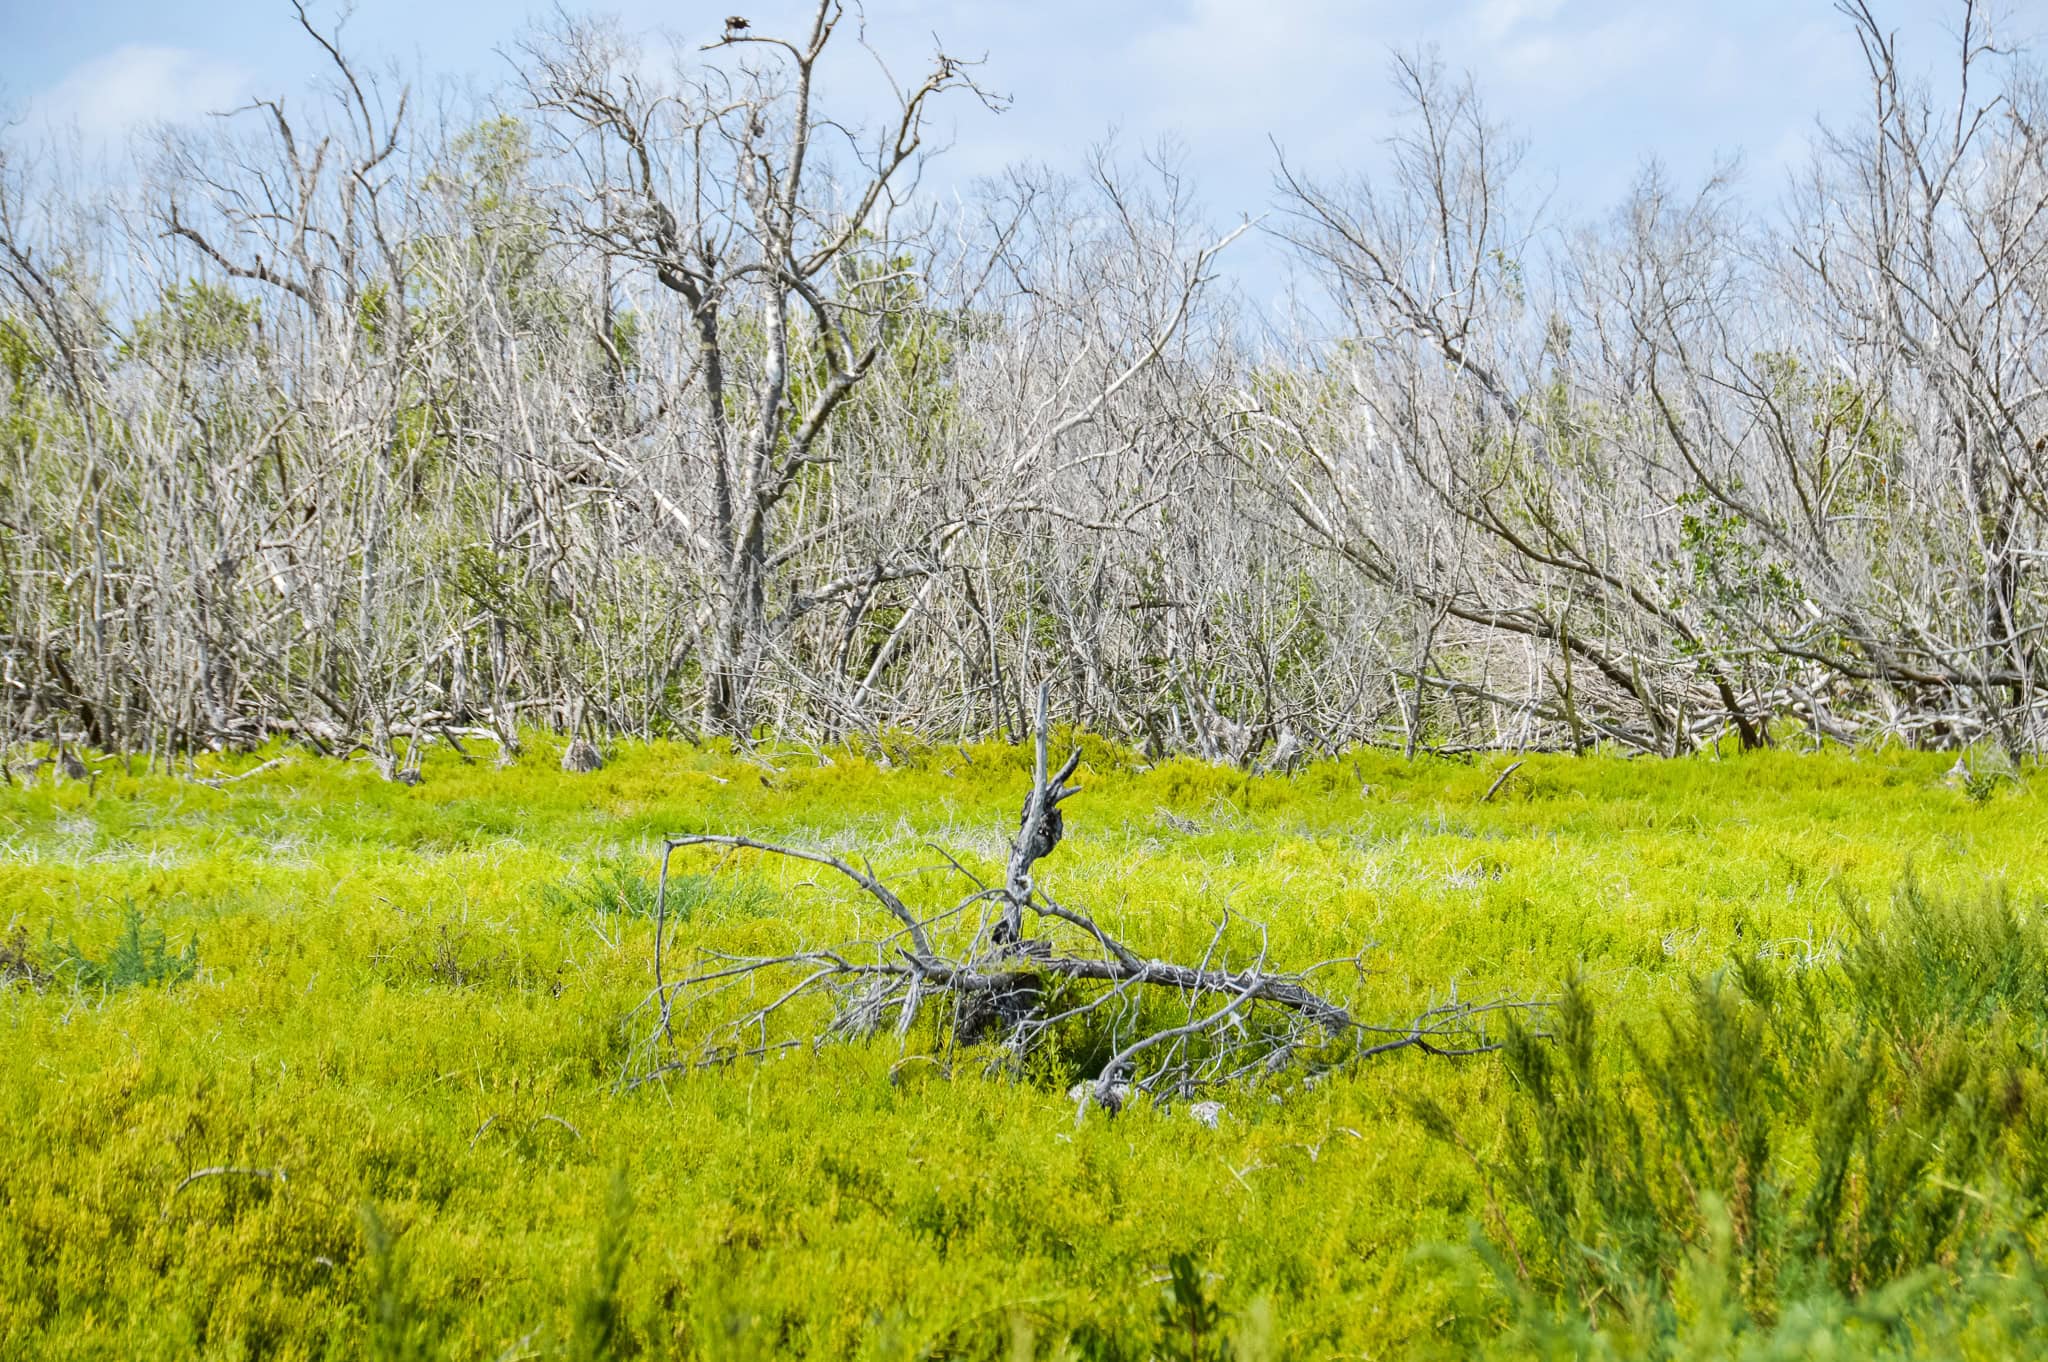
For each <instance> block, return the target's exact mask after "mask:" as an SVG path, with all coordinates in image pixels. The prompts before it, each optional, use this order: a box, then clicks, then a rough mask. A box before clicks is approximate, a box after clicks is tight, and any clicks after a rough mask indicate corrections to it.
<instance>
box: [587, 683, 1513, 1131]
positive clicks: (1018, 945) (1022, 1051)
mask: <svg viewBox="0 0 2048 1362" xmlns="http://www.w3.org/2000/svg"><path fill="white" fill-rule="evenodd" d="M1045 708H1046V697H1045V693H1044V691H1043V690H1041V692H1040V695H1039V712H1038V726H1037V727H1038V737H1037V761H1036V766H1035V777H1034V780H1033V784H1032V790H1031V793H1030V796H1029V797H1028V798H1027V799H1026V801H1025V804H1024V812H1023V818H1022V827H1021V828H1020V829H1019V833H1018V836H1017V839H1016V841H1015V842H1014V843H1013V845H1012V848H1011V853H1010V860H1009V867H1008V875H1007V877H1006V879H1005V881H1004V883H1003V884H1001V885H990V884H987V883H985V882H983V881H982V880H981V879H980V878H978V877H977V876H975V875H974V873H973V872H972V871H970V870H969V869H967V867H965V866H963V865H961V864H960V862H959V861H957V860H955V859H953V858H952V857H951V856H947V857H946V859H947V862H948V863H949V865H950V866H951V868H952V869H953V870H954V871H956V872H957V873H958V874H959V875H960V876H961V877H962V878H963V879H965V880H966V881H967V882H968V883H969V884H970V885H971V889H970V891H969V892H968V893H967V894H966V895H965V897H963V898H961V899H960V900H958V901H957V902H956V903H954V904H953V905H952V906H951V907H949V908H947V909H945V910H944V911H941V912H937V913H931V914H920V913H918V912H916V911H914V910H913V909H912V908H911V907H910V906H908V905H907V904H906V903H905V902H904V900H903V898H902V896H901V895H899V894H898V893H897V892H896V891H895V890H894V889H892V888H891V887H890V886H889V885H888V884H886V883H884V882H883V881H882V880H881V879H880V878H878V877H877V876H876V875H875V874H874V872H873V870H872V868H871V867H869V866H867V865H866V864H865V863H863V864H862V865H859V866H856V865H854V864H853V863H851V862H849V861H847V860H844V859H842V858H840V857H838V856H834V855H829V854H827V853H825V852H822V851H815V850H807V849H804V848H800V847H791V846H781V845H777V844H774V843H770V842H763V841H758V840H756V839H754V838H751V837H745V836H732V835H721V834H711V833H692V834H688V835H684V836H678V837H672V838H669V839H668V840H667V842H666V843H665V845H664V851H663V856H662V866H661V881H660V889H659V893H658V896H657V908H656V927H655V940H656V945H655V988H654V991H653V993H652V994H650V995H649V997H648V999H647V1002H646V1004H644V1005H643V1008H644V1010H646V1011H648V1012H649V1013H650V1014H651V1016H652V1018H653V1024H652V1027H651V1029H650V1031H649V1033H648V1035H647V1036H646V1038H645V1040H644V1042H643V1043H642V1044H641V1045H640V1046H639V1048H638V1049H637V1050H636V1052H635V1055H634V1058H633V1061H632V1063H631V1065H630V1066H629V1069H628V1073H627V1079H626V1081H627V1083H628V1084H629V1085H637V1084H639V1083H642V1082H645V1081H647V1080H648V1079H651V1078H654V1077H657V1076H659V1075H662V1074H665V1073H670V1072H674V1071H678V1070H683V1069H692V1068H704V1067H710V1066H713V1065H718V1064H723V1063H728V1062H731V1061H733V1060H737V1059H743V1058H757V1059H758V1058H763V1057H766V1056H769V1055H772V1054H777V1053H780V1052H783V1051H787V1050H796V1049H810V1050H816V1049H818V1048H819V1047H821V1046H823V1045H825V1044H827V1043H829V1042H832V1041H836V1040H854V1039H860V1038H865V1037H870V1036H874V1035H877V1034H881V1033H884V1032H892V1031H893V1033H894V1034H895V1035H896V1036H897V1037H899V1038H901V1039H902V1040H903V1041H904V1042H905V1043H906V1044H907V1043H908V1040H909V1038H910V1037H911V1036H912V1034H913V1033H914V1032H915V1031H916V1029H917V1028H918V1026H919V1023H920V1022H921V1021H922V1022H926V1023H928V1024H929V1025H930V1026H931V1028H932V1033H933V1034H934V1035H935V1036H936V1038H937V1040H938V1042H939V1043H940V1045H941V1046H942V1048H943V1050H944V1056H943V1057H941V1056H929V1058H932V1059H934V1060H935V1061H937V1062H939V1063H941V1064H944V1065H946V1066H947V1067H949V1068H950V1062H951V1058H952V1057H953V1056H955V1055H957V1054H958V1053H959V1052H961V1051H963V1050H965V1049H967V1048H968V1047H980V1048H978V1049H977V1050H976V1051H975V1053H976V1054H977V1055H978V1056H980V1057H982V1058H983V1059H984V1062H985V1064H986V1066H987V1067H988V1068H989V1069H990V1070H992V1071H1007V1072H1011V1073H1026V1072H1032V1073H1036V1074H1038V1075H1040V1076H1056V1075H1058V1070H1057V1068H1056V1067H1055V1069H1054V1070H1053V1072H1052V1073H1048V1072H1047V1069H1046V1067H1045V1066H1044V1065H1039V1066H1038V1067H1036V1068H1034V1067H1033V1066H1034V1061H1035V1060H1037V1059H1038V1058H1040V1057H1042V1056H1046V1055H1052V1056H1058V1057H1061V1058H1060V1059H1058V1060H1055V1061H1054V1063H1055V1065H1057V1063H1059V1062H1062V1061H1063V1062H1065V1063H1067V1064H1069V1065H1070V1066H1071V1068H1069V1069H1068V1070H1067V1075H1061V1076H1076V1077H1080V1078H1081V1079H1082V1080H1083V1081H1082V1082H1080V1083H1078V1084H1076V1085H1075V1087H1074V1089H1073V1092H1074V1094H1075V1096H1076V1097H1077V1098H1078V1099H1079V1100H1080V1101H1082V1102H1087V1101H1090V1100H1093V1101H1095V1102H1097V1103H1099V1104H1101V1105H1102V1106H1104V1107H1106V1108H1109V1109H1110V1110H1112V1111H1114V1110H1116V1109H1118V1108H1120V1107H1121V1106H1122V1105H1123V1104H1124V1103H1125V1102H1126V1101H1129V1100H1131V1099H1132V1098H1133V1097H1134V1096H1136V1095H1139V1094H1143V1095H1147V1096H1149V1097H1151V1098H1152V1099H1153V1100H1154V1101H1155V1102H1164V1101H1168V1100H1173V1099H1178V1098H1187V1097H1191V1096H1193V1095H1194V1094H1195V1093H1197V1092H1199V1091H1201V1090H1204V1089H1208V1088H1214V1087H1217V1086H1221V1085H1227V1084H1232V1083H1237V1082H1243V1081H1262V1080H1270V1079H1273V1078H1276V1077H1277V1076H1279V1075H1281V1074H1282V1073H1283V1072H1285V1071H1289V1070H1295V1071H1298V1072H1300V1073H1304V1074H1307V1075H1309V1076H1314V1075H1317V1074H1321V1073H1325V1072H1328V1071H1329V1070H1331V1069H1334V1068H1337V1067H1340V1066H1342V1065H1346V1064H1350V1063H1353V1062H1356V1061H1358V1060H1362V1059H1366V1058H1370V1057H1372V1056H1375V1055H1382V1054H1387V1053H1390V1052H1393V1051H1397V1050H1409V1049H1412V1050H1418V1051H1422V1052H1424V1053H1427V1054H1433V1055H1443V1056H1454V1055H1469V1054H1476V1053H1480V1052H1483V1051H1488V1050H1492V1049H1494V1048H1496V1042H1495V1041H1493V1040H1492V1039H1490V1038H1489V1035H1488V1032H1487V1029H1486V1023H1487V1021H1488V1019H1489V1016H1490V1014H1492V1013H1494V1012H1497V1011H1500V1010H1503V1009H1507V1008H1520V1007H1528V1006H1533V1004H1529V1003H1525V1002H1517V1001H1510V1000H1494V1001H1488V1002H1477V1003H1474V1002H1463V1001H1459V1000H1457V999H1456V997H1455V994H1454V995H1453V997H1452V1000H1451V1001H1449V1002H1447V1003H1444V1004H1441V1005H1438V1006H1433V1007H1430V1008H1427V1009H1426V1010H1423V1011H1421V1012H1420V1013H1418V1014H1417V1015H1415V1016H1413V1017H1412V1018H1411V1019H1409V1020H1408V1021H1406V1022H1403V1023H1400V1024H1395V1025H1380V1024H1374V1023H1369V1022H1364V1021H1361V1020H1359V1019H1358V1018H1357V1017H1356V1016H1354V1015H1353V1012H1352V1010H1351V1008H1350V1007H1348V1006H1347V1005H1346V1004H1345V1003H1344V1002H1342V1001H1340V1000H1339V999H1338V998H1336V997H1334V996H1332V995H1331V994H1330V993H1328V992H1327V991H1325V990H1323V989H1322V988H1320V987H1318V986H1317V985H1316V984H1315V983H1314V982H1313V981H1314V980H1315V978H1316V976H1318V975H1320V974H1322V973H1323V972H1325V971H1329V970H1332V969H1333V968H1335V967H1337V966H1343V965H1349V966H1351V967H1352V968H1353V969H1354V970H1359V969H1362V957H1363V951H1361V952H1359V953H1358V954H1354V955H1350V956H1343V957H1339V958H1337V959H1333V960H1325V961H1322V962H1320V963H1317V964H1314V965H1311V966H1309V967H1308V968H1306V969H1302V970H1298V971H1292V972H1290V971H1286V970H1281V969H1276V968H1274V967H1273V966H1272V965H1271V964H1270V963H1269V961H1268V952H1267V944H1266V938H1265V932H1264V929H1263V928H1258V929H1256V930H1255V931H1254V932H1253V933H1252V934H1253V935H1255V936H1256V938H1257V941H1258V945H1257V948H1256V950H1254V951H1253V952H1252V953H1251V958H1250V959H1248V960H1246V959H1242V958H1241V957H1242V952H1241V951H1240V952H1239V955H1240V958H1239V959H1236V960H1233V959H1232V956H1231V952H1230V950H1229V949H1228V948H1227V946H1226V940H1227V938H1228V936H1229V933H1230V928H1231V927H1232V926H1233V925H1234V921H1233V917H1232V915H1231V914H1230V913H1229V912H1228V911H1225V912H1224V913H1222V914H1221V916H1220V917H1219V920H1218V922H1217V925H1216V928H1215V931H1214V933H1213V934H1212V935H1211V937H1210V939H1209V943H1208V946H1207V949H1205V950H1204V951H1203V953H1202V955H1201V958H1200V959H1199V960H1198V961H1196V962H1195V963H1192V964H1190V963H1184V962H1180V961H1175V960H1170V959H1163V958H1159V957H1156V956H1152V955H1147V954H1144V953H1142V952H1140V951H1138V950H1136V949H1134V948H1133V947H1132V946H1130V945H1129V944H1127V943H1126V942H1124V941H1123V940H1121V939H1119V938H1118V937H1117V936H1115V935H1112V934H1111V933H1110V932H1109V931H1107V930H1105V929H1104V928H1103V927H1102V925H1101V924H1100V923H1099V922H1097V921H1096V919H1095V918H1094V917H1093V916H1092V915H1091V914H1089V913H1087V912H1085V911H1082V910H1080V909H1077V908H1074V907H1071V906H1068V905H1066V904H1063V903H1061V902H1060V901H1059V900H1057V899H1055V898H1054V897H1053V896H1052V895H1051V894H1050V893H1048V892H1046V890H1045V889H1044V888H1043V887H1042V886H1040V885H1038V884H1036V883H1035V882H1034V879H1033V871H1034V869H1035V867H1036V866H1037V863H1038V862H1039V861H1040V860H1041V859H1043V858H1044V857H1045V856H1046V855H1047V854H1048V853H1049V852H1051V851H1052V849H1053V848H1054V847H1055V846H1056V845H1057V844H1058V841H1059V837H1060V832H1061V829H1062V828H1063V819H1062V816H1061V814H1060V809H1059V806H1060V804H1061V803H1062V802H1063V801H1064V800H1066V799H1068V798H1070V797H1071V796H1073V795H1074V794H1076V793H1077V792H1078V791H1077V790H1076V789H1075V788H1074V787H1070V786H1068V785H1067V784H1066V782H1067V780H1068V779H1069V778H1070V777H1071V776H1072V775H1073V774H1074V772H1075V770H1076V768H1077V767H1078V766H1079V763H1080V753H1079V752H1075V753H1073V754H1072V755H1070V756H1069V757H1068V758H1067V760H1066V761H1065V762H1064V763H1062V764H1061V766H1060V767H1059V768H1058V770H1057V771H1056V772H1055V773H1053V774H1052V775H1051V776H1050V777H1048V775H1047V762H1046V722H1045ZM689 847H723V848H727V849H730V850H733V851H755V852H763V853H766V854H769V855H773V856H781V857H787V858H789V859H791V860H797V861H806V862H810V863H812V864H814V865H821V866H825V867H828V868H829V869H831V870H833V871H835V872H837V873H838V874H839V875H841V876H843V877H845V878H846V879H848V880H850V881H852V882H853V883H854V884H855V885H857V886H859V888H860V889H861V890H862V892H863V893H865V894H866V895H867V897H868V898H869V899H871V900H872V901H873V902H874V903H875V904H876V905H878V906H879V907H880V909H881V910H882V913H883V915H884V917H885V919H886V920H887V922H888V924H889V925H888V928H887V930H885V931H884V932H882V933H881V934H879V935H876V936H871V937H868V938H865V939H861V940H857V941H854V942H850V943H845V944H839V945H834V946H819V947H808V948H801V949H797V950H792V951H788V952H785V953H782V954H777V955H747V956H741V955H732V954H727V953H723V952H717V951H704V952H701V953H700V955H699V956H698V958H696V959H695V960H694V961H693V962H692V964H691V967H690V968H689V969H687V970H686V971H685V972H683V973H682V974H681V975H680V976H679V977H675V978H670V977H668V975H667V973H666V972H665V970H666V966H665V962H664V960H663V953H662V952H663V943H664V942H665V940H666V937H667V933H668V902H669V897H668V891H669V878H670V865H671V862H672V861H673V859H674V857H675V853H676V852H678V851H680V850H683V849H685V848H689ZM942 854H943V853H942ZM1027 914H1028V915H1029V920H1030V923H1031V925H1033V926H1035V927H1036V929H1037V932H1038V934H1037V935H1033V936H1026V935H1025V934H1024V928H1025V926H1026V922H1027ZM1239 935H1240V936H1242V935H1244V933H1239ZM1368 949H1369V948H1368ZM742 988H745V989H748V990H750V991H748V993H747V996H746V1001H745V1003H744V1004H742V1006H741V1007H740V1008H739V1009H738V1011H737V1013H736V1015H732V1016H730V1017H725V1018H721V1019H719V1020H718V1021H716V1022H715V1023H714V1024H713V1025H712V1027H711V1029H710V1032H709V1034H708V1035H694V1037H693V1038H690V1039H686V1036H690V1035H692V1033H691V1032H690V1031H689V1028H686V1027H683V1026H681V1025H680V1024H679V1021H680V1017H681V1013H682V1011H683V1010H684V1009H685V1005H686V1004H688V1005H691V1006H695V1007H700V1008H701V1007H708V1006H709V1004H710V1000H711V999H712V998H714V997H717V996H720V995H723V994H725V993H727V992H730V991H734V990H738V989H742ZM763 999H765V1001H763ZM821 1004H822V1006H821Z"/></svg>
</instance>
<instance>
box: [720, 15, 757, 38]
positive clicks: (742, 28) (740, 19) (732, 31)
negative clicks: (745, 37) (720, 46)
mask: <svg viewBox="0 0 2048 1362" xmlns="http://www.w3.org/2000/svg"><path fill="white" fill-rule="evenodd" d="M752 27H753V25H752V24H750V23H748V22H747V19H746V16H745V15H741V14H733V15H729V16H727V18H726V21H725V36H726V37H728V38H737V37H739V36H740V34H742V33H745V32H746V31H747V30H748V29H750V28H752Z"/></svg>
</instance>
